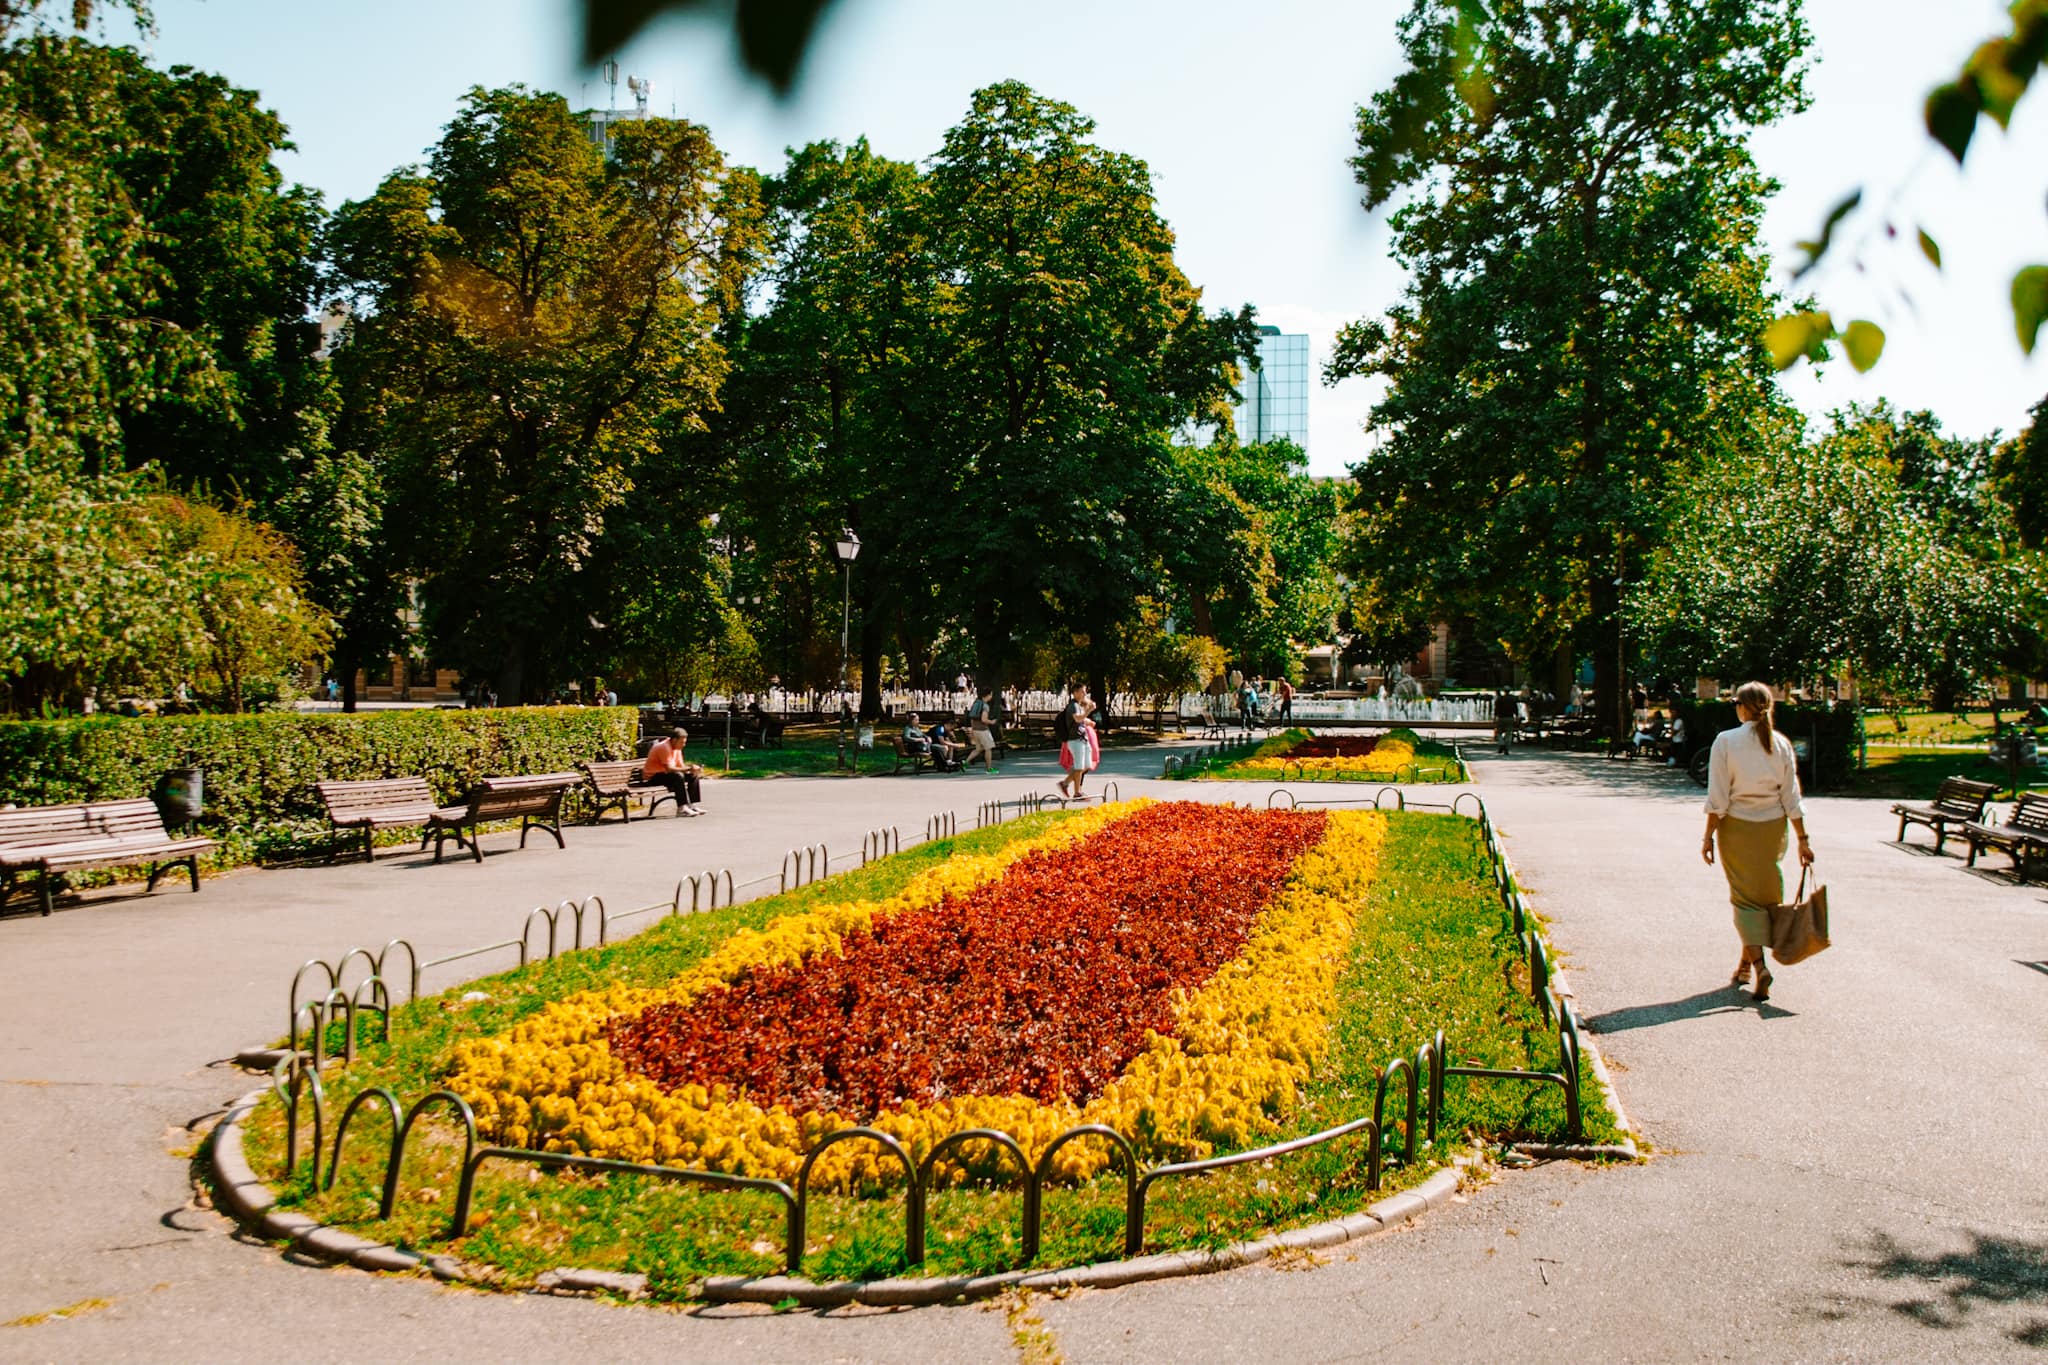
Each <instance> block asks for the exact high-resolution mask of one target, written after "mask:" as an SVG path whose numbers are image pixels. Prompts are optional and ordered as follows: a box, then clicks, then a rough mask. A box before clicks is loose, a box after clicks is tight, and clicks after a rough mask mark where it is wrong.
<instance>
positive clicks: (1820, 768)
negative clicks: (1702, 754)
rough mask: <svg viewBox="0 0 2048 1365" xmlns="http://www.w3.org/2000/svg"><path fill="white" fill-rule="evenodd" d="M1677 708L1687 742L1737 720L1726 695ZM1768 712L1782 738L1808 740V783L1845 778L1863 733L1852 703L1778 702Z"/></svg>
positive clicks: (1833, 783)
mask: <svg viewBox="0 0 2048 1365" xmlns="http://www.w3.org/2000/svg"><path fill="white" fill-rule="evenodd" d="M1676 709H1677V711H1678V714H1679V715H1681V716H1683V717H1684V718H1685V733H1686V736H1687V743H1688V745H1689V746H1690V747H1692V748H1699V747H1701V746H1703V745H1707V744H1711V743H1713V742H1714V736H1715V735H1718V734H1720V733H1721V732H1722V731H1723V730H1732V729H1734V728H1735V727H1736V726H1737V725H1739V724H1741V722H1740V721H1738V720H1736V718H1735V703H1734V702H1733V701H1730V700H1718V699H1717V700H1715V701H1681V702H1679V703H1678V706H1677V708H1676ZM1771 715H1772V723H1773V724H1774V725H1776V727H1777V728H1778V729H1780V730H1782V731H1784V733H1785V735H1786V737H1787V738H1789V739H1792V740H1795V741H1797V740H1807V741H1809V742H1810V749H1809V752H1810V754H1811V766H1810V768H1809V771H1808V773H1807V774H1806V780H1807V785H1808V786H1810V787H1813V788H1815V789H1825V788H1829V787H1839V786H1841V785H1842V784H1843V783H1844V782H1846V781H1848V778H1849V773H1850V772H1851V771H1852V770H1853V769H1854V768H1855V766H1856V756H1857V746H1858V745H1859V743H1860V742H1861V738H1862V735H1861V729H1860V725H1859V719H1860V718H1859V717H1858V715H1857V712H1856V708H1855V707H1854V706H1851V705H1850V704H1849V703H1847V702H1842V703H1839V704H1837V705H1835V706H1828V705H1826V704H1824V703H1823V704H1819V705H1812V706H1791V705H1787V704H1785V703H1783V702H1780V703H1779V704H1778V705H1777V706H1774V707H1772V708H1771Z"/></svg>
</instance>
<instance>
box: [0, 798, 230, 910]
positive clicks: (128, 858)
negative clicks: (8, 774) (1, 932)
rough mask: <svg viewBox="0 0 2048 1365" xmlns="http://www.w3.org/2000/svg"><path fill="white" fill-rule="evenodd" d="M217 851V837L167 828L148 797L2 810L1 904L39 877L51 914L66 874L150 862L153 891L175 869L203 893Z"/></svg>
mask: <svg viewBox="0 0 2048 1365" xmlns="http://www.w3.org/2000/svg"><path fill="white" fill-rule="evenodd" d="M212 847H213V840H211V839H189V838H180V837H178V836H176V835H173V834H172V833H171V832H170V831H169V830H167V829H165V828H164V818H163V815H162V813H161V812H159V811H158V810H157V808H156V803H155V802H154V801H150V800H147V799H141V798H138V799H135V800H128V801H93V802H80V803H76V804H73V805H68V806H27V807H23V808H20V809H16V810H0V906H4V905H5V904H6V903H7V900H8V898H9V897H10V896H11V895H12V894H13V892H14V879H15V878H16V877H18V876H21V875H22V874H23V873H27V872H34V873H36V874H37V886H38V889H39V890H40V891H41V893H42V907H43V913H44V914H46V915H47V914H49V913H50V902H51V893H52V892H53V890H54V889H55V888H54V883H55V882H56V881H58V880H59V879H61V878H62V877H63V875H64V874H65V873H66V872H75V871H83V870H85V869H87V868H96V867H137V866H140V865H142V864H145V863H147V864H149V889H150V890H151V891H154V890H156V879H157V878H158V877H161V876H162V875H163V874H164V873H166V872H168V871H170V870H171V869H172V868H174V867H183V868H184V869H185V870H186V871H187V872H189V873H190V874H191V876H192V889H193V890H194V891H197V890H198V889H199V855H200V854H202V853H205V852H206V851H207V850H209V849H211V848H212Z"/></svg>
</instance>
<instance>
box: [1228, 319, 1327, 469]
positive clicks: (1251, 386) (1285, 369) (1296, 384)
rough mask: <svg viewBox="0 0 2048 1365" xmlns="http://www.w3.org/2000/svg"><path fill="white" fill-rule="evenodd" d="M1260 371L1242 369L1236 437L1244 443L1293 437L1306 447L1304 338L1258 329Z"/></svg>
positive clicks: (1297, 443) (1273, 329)
mask: <svg viewBox="0 0 2048 1365" xmlns="http://www.w3.org/2000/svg"><path fill="white" fill-rule="evenodd" d="M1259 333H1260V335H1259V362H1260V365H1259V369H1258V371H1257V372H1256V373H1254V372H1253V371H1252V370H1251V369H1249V368H1246V370H1245V372H1244V376H1243V379H1242V381H1241V382H1240V383H1239V385H1238V389H1239V391H1240V392H1241V393H1242V394H1243V395H1244V397H1243V399H1242V400H1241V401H1240V402H1239V403H1238V404H1237V408H1236V415H1237V439H1238V441H1239V443H1240V444H1243V445H1257V444H1259V443H1260V442H1262V441H1280V440H1287V441H1292V442H1294V444H1296V445H1297V446H1300V447H1301V449H1302V450H1303V451H1306V450H1307V449H1308V391H1309V376H1308V337H1307V335H1306V334H1303V333H1289V332H1282V331H1281V330H1280V329H1279V328H1278V327H1261V328H1260V329H1259Z"/></svg>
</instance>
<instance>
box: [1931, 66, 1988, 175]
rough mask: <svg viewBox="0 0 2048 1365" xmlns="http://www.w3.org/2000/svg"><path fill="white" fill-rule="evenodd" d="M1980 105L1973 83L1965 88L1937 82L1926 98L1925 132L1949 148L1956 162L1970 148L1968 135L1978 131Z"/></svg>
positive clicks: (1960, 161) (1954, 84)
mask: <svg viewBox="0 0 2048 1365" xmlns="http://www.w3.org/2000/svg"><path fill="white" fill-rule="evenodd" d="M1982 108H1983V104H1982V102H1981V100H1980V97H1979V96H1978V94H1977V91H1976V87H1975V84H1974V83H1972V84H1971V85H1970V86H1969V87H1967V88H1966V87H1965V86H1963V85H1961V84H1959V83H1956V82H1950V83H1949V84H1947V85H1938V86H1936V87H1935V88H1934V92H1933V93H1932V94H1930V95H1928V97H1927V134H1928V136H1929V137H1932V138H1933V139H1934V140H1935V141H1936V142H1939V143H1940V144H1941V145H1942V146H1944V147H1946V148H1948V154H1949V155H1950V156H1952V157H1954V158H1955V159H1956V164H1957V165H1961V164H1962V161H1963V154H1964V153H1966V152H1968V151H1969V150H1970V135H1971V134H1972V133H1974V132H1976V130H1977V114H1978V112H1979V111H1980V110H1981V109H1982Z"/></svg>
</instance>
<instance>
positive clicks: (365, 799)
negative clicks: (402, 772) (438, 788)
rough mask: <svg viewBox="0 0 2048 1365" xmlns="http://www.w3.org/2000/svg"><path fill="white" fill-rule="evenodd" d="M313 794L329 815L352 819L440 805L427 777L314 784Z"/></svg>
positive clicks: (379, 778)
mask: <svg viewBox="0 0 2048 1365" xmlns="http://www.w3.org/2000/svg"><path fill="white" fill-rule="evenodd" d="M313 790H314V791H316V792H318V793H319V795H320V804H321V805H322V806H324V807H326V808H327V813H328V814H329V815H351V814H354V813H356V812H359V811H366V810H387V809H389V808H390V807H392V806H423V805H424V806H431V805H435V804H437V803H436V802H435V800H434V793H433V791H432V789H430V788H429V787H428V786H427V779H426V778H424V777H378V778H371V779H369V780H367V781H362V782H315V783H314V784H313Z"/></svg>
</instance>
